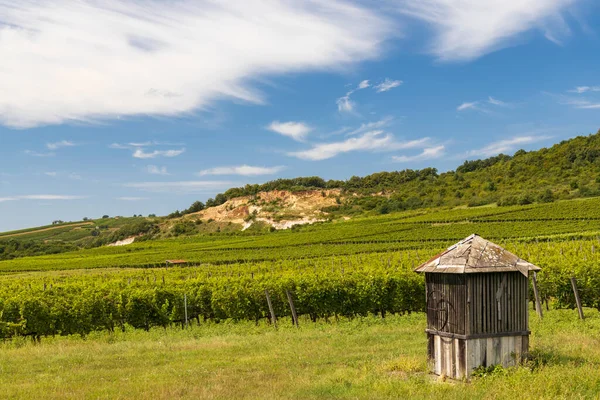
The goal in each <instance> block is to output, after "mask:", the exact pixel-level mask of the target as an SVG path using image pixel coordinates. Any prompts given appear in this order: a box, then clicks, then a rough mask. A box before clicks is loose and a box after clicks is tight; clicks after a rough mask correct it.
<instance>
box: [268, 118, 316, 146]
mask: <svg viewBox="0 0 600 400" xmlns="http://www.w3.org/2000/svg"><path fill="white" fill-rule="evenodd" d="M267 129H269V130H270V131H273V132H276V133H279V134H280V135H283V136H287V137H289V138H292V139H294V140H295V141H297V142H302V141H304V140H305V139H306V137H307V136H308V134H309V133H310V132H311V131H312V128H311V127H310V126H308V125H306V124H305V123H304V122H295V121H288V122H279V121H273V122H271V124H270V125H269V126H268V127H267Z"/></svg>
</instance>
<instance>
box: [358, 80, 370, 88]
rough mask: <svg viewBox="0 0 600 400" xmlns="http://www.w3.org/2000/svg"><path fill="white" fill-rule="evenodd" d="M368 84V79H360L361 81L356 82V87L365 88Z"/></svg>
mask: <svg viewBox="0 0 600 400" xmlns="http://www.w3.org/2000/svg"><path fill="white" fill-rule="evenodd" d="M369 86H371V85H370V84H369V80H368V79H365V80H364V81H361V82H360V83H359V84H358V88H357V89H366V88H368V87H369Z"/></svg>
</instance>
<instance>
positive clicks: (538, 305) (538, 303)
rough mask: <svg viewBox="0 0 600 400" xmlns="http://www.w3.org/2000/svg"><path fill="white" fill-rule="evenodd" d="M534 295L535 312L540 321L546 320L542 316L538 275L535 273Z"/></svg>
mask: <svg viewBox="0 0 600 400" xmlns="http://www.w3.org/2000/svg"><path fill="white" fill-rule="evenodd" d="M533 294H534V295H535V311H536V312H537V315H538V316H539V317H540V319H542V318H544V315H543V314H542V304H541V301H540V293H539V292H538V287H537V273H536V272H535V271H534V272H533Z"/></svg>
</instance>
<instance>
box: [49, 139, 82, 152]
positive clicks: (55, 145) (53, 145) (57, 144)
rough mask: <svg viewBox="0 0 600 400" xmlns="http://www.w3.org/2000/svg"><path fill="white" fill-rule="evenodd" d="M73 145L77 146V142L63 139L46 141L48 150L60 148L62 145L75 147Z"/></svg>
mask: <svg viewBox="0 0 600 400" xmlns="http://www.w3.org/2000/svg"><path fill="white" fill-rule="evenodd" d="M73 146H75V143H73V142H71V141H69V140H61V141H60V142H54V143H46V147H47V148H48V150H58V149H60V148H62V147H73Z"/></svg>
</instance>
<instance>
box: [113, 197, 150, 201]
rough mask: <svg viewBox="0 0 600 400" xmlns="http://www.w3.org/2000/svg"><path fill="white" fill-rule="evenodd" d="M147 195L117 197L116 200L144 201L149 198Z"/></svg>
mask: <svg viewBox="0 0 600 400" xmlns="http://www.w3.org/2000/svg"><path fill="white" fill-rule="evenodd" d="M147 199H148V198H147V197H117V198H116V199H115V200H121V201H142V200H147Z"/></svg>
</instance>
